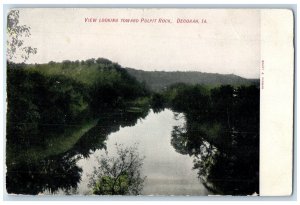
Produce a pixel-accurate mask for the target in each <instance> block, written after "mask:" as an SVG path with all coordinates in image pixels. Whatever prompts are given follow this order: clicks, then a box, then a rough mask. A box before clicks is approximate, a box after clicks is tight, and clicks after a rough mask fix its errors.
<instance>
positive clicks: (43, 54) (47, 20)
mask: <svg viewBox="0 0 300 205" xmlns="http://www.w3.org/2000/svg"><path fill="white" fill-rule="evenodd" d="M87 18H95V19H97V22H87ZM103 18H106V19H112V18H113V19H118V22H102V21H101V20H100V22H99V19H103ZM121 19H138V20H139V22H138V23H123V22H121ZM142 19H144V21H143V22H141V21H142ZM155 19H156V20H155ZM159 19H168V20H169V21H170V22H168V23H159ZM178 19H186V20H194V19H197V20H198V21H199V23H177V20H178ZM202 19H203V21H204V20H205V21H206V23H201V22H202ZM145 22H148V23H145ZM20 25H27V26H29V27H30V31H31V36H30V37H29V38H24V44H25V45H30V46H31V47H33V48H37V54H35V55H32V56H31V57H30V59H29V60H28V61H27V63H48V62H49V61H56V62H61V61H63V60H86V59H89V58H98V57H103V58H107V59H110V60H112V61H113V62H117V63H119V64H120V65H122V66H123V67H130V68H135V69H141V70H147V71H153V70H157V71H158V70H164V71H177V70H179V71H200V72H208V73H221V74H236V75H239V76H242V77H246V78H258V77H259V66H260V61H261V57H260V12H259V10H249V9H247V10H246V9H236V10H228V9H227V10H224V9H83V8H81V9H49V8H48V9H20ZM17 61H18V60H17Z"/></svg>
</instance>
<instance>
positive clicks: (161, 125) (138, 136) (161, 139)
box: [77, 109, 209, 195]
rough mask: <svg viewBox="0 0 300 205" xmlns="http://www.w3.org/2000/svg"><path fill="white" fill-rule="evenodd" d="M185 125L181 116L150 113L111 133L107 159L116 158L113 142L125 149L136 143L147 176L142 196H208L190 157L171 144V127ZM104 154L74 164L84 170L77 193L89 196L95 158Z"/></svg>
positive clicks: (98, 151)
mask: <svg viewBox="0 0 300 205" xmlns="http://www.w3.org/2000/svg"><path fill="white" fill-rule="evenodd" d="M183 123H185V120H184V116H183V115H182V114H179V115H176V117H175V114H174V112H173V111H171V110H169V109H165V110H164V111H162V112H159V113H154V112H153V111H152V110H151V111H150V112H149V114H148V115H147V117H146V118H145V119H140V120H138V122H137V123H136V124H135V125H134V126H128V127H122V128H121V129H120V130H119V131H117V132H114V133H111V134H110V135H109V136H108V137H107V140H106V142H105V144H106V147H107V149H106V151H107V152H108V154H109V156H115V155H116V145H115V144H116V143H117V144H122V145H124V146H125V147H130V146H133V145H134V144H137V146H138V152H139V155H140V156H144V157H145V159H144V165H143V169H142V174H143V175H144V176H146V180H145V184H144V189H143V191H142V193H141V194H143V195H207V194H209V192H208V191H207V190H206V188H205V187H204V186H203V185H202V184H201V183H200V182H199V180H198V177H197V171H196V170H193V169H192V168H193V158H192V157H190V156H188V155H182V154H179V153H177V152H176V151H175V149H174V148H173V146H172V145H171V132H172V129H173V126H178V125H181V124H183ZM103 155H105V150H104V149H99V150H96V151H95V152H94V153H92V154H91V155H90V156H89V157H88V158H83V159H81V160H79V161H78V162H77V165H78V166H79V167H81V168H82V169H83V172H82V178H81V182H80V183H79V186H78V189H77V193H78V194H90V188H88V186H87V184H88V179H89V177H88V176H89V174H91V173H92V171H93V167H94V166H95V165H96V164H97V157H101V156H103Z"/></svg>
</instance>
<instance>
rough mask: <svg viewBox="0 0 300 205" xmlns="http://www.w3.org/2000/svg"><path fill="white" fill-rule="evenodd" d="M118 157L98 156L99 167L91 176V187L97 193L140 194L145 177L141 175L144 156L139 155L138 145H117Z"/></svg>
mask: <svg viewBox="0 0 300 205" xmlns="http://www.w3.org/2000/svg"><path fill="white" fill-rule="evenodd" d="M116 149H117V157H109V156H108V154H107V153H106V156H102V157H101V159H100V158H98V163H99V166H98V167H94V172H93V174H92V175H91V176H90V183H89V187H91V188H92V190H93V194H97V195H138V194H140V193H141V191H142V189H143V183H144V181H145V177H142V175H141V168H142V165H143V160H144V158H141V157H140V156H139V155H138V152H137V147H136V146H132V147H127V148H124V147H123V146H122V145H117V144H116Z"/></svg>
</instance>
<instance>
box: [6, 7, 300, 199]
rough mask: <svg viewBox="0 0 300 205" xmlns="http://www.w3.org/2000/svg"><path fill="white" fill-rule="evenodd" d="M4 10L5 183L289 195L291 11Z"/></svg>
mask: <svg viewBox="0 0 300 205" xmlns="http://www.w3.org/2000/svg"><path fill="white" fill-rule="evenodd" d="M7 15H8V19H7V26H8V27H7V134H6V169H7V173H6V191H7V193H8V194H26V195H67V194H72V195H144V196H149V195H155V196H157V195H163V196H171V195H177V196H213V195H241V196H249V195H253V196H257V195H259V196H287V195H290V194H291V193H292V180H293V178H292V170H293V164H292V162H293V91H294V90H293V86H294V81H293V76H294V49H293V37H294V31H293V29H294V28H293V13H292V12H291V11H290V10H283V9H273V10H270V9H166V8H164V9H154V8H153V9H125V8H124V9H114V8H110V9H104V8H98V9H96V8H95V9H91V8H89V9H86V8H76V9H75V8H55V9H53V8H52V9H50V8H15V9H11V10H10V11H8V14H7Z"/></svg>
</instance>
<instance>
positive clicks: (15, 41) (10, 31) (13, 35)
mask: <svg viewBox="0 0 300 205" xmlns="http://www.w3.org/2000/svg"><path fill="white" fill-rule="evenodd" d="M19 13H20V12H19V11H18V10H11V11H10V12H9V13H8V15H7V37H8V38H7V60H9V61H11V60H15V59H18V58H20V57H21V58H22V59H23V61H24V62H26V61H27V60H28V58H29V56H30V55H31V54H36V53H37V49H36V48H32V47H31V46H24V40H23V38H24V37H27V38H28V37H29V36H30V35H31V33H30V27H28V26H26V25H20V24H19Z"/></svg>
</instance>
